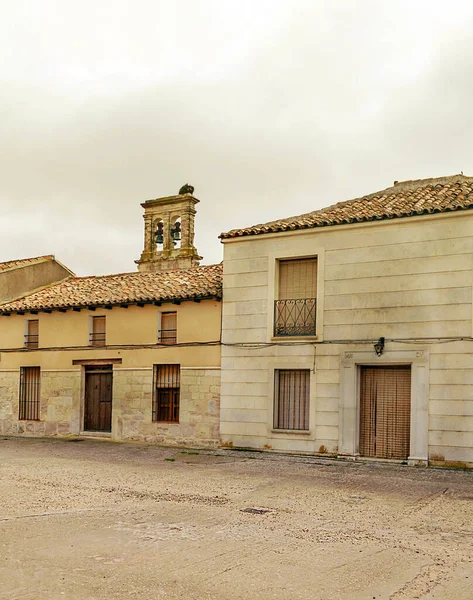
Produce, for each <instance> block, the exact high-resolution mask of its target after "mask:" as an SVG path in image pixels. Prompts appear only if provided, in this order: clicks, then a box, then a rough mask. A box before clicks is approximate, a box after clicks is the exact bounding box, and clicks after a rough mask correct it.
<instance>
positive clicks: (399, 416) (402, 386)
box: [360, 366, 411, 460]
mask: <svg viewBox="0 0 473 600" xmlns="http://www.w3.org/2000/svg"><path fill="white" fill-rule="evenodd" d="M410 426H411V368H410V366H409V367H406V366H402V367H361V381H360V454H361V456H371V457H376V458H399V459H404V460H405V459H407V457H408V456H409V442H410Z"/></svg>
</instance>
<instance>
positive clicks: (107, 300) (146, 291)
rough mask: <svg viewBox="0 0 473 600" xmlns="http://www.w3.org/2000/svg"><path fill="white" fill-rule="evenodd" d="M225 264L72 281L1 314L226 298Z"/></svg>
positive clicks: (1, 310) (23, 300)
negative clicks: (223, 277) (224, 293)
mask: <svg viewBox="0 0 473 600" xmlns="http://www.w3.org/2000/svg"><path fill="white" fill-rule="evenodd" d="M222 271H223V268H222V264H219V265H208V266H202V267H192V268H190V269H182V270H178V271H165V272H161V273H119V274H117V275H103V276H92V277H70V278H69V279H66V280H65V281H62V282H60V283H57V284H55V285H51V286H49V287H47V288H45V289H43V290H41V291H39V292H36V293H33V294H30V295H28V296H25V297H24V298H20V299H19V300H15V301H14V302H7V303H6V304H2V305H1V306H0V313H8V312H16V311H27V310H41V309H54V308H72V307H85V306H103V305H110V304H130V303H134V302H150V301H162V302H165V301H170V300H179V299H181V300H186V299H193V298H206V297H216V298H221V297H222Z"/></svg>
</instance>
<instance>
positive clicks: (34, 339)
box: [25, 319, 39, 348]
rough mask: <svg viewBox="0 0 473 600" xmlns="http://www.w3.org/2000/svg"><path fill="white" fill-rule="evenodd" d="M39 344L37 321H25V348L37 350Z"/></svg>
mask: <svg viewBox="0 0 473 600" xmlns="http://www.w3.org/2000/svg"><path fill="white" fill-rule="evenodd" d="M38 342H39V321H38V319H28V320H27V321H26V333H25V348H37V347H38Z"/></svg>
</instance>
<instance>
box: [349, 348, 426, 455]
mask: <svg viewBox="0 0 473 600" xmlns="http://www.w3.org/2000/svg"><path fill="white" fill-rule="evenodd" d="M398 365H409V366H410V367H411V428H410V452H409V457H408V463H409V464H411V465H418V464H423V465H425V464H427V461H428V450H429V446H428V444H429V442H428V434H429V353H428V352H427V351H425V350H423V349H420V348H417V349H415V350H392V351H390V350H389V349H388V350H386V349H385V351H384V353H383V354H382V356H380V357H377V356H375V355H374V350H373V349H371V348H370V350H367V349H366V348H365V349H363V350H352V351H343V352H342V353H341V356H340V402H339V452H338V453H339V455H340V456H350V457H354V458H356V457H359V456H360V454H359V435H360V427H359V423H360V375H359V374H360V367H361V366H378V367H381V366H386V367H388V366H398Z"/></svg>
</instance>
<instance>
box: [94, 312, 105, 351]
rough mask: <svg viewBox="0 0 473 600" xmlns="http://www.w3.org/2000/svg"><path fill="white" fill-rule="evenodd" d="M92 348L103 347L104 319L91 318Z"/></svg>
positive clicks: (102, 317)
mask: <svg viewBox="0 0 473 600" xmlns="http://www.w3.org/2000/svg"><path fill="white" fill-rule="evenodd" d="M91 344H92V346H105V317H104V316H101V317H92V339H91Z"/></svg>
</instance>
